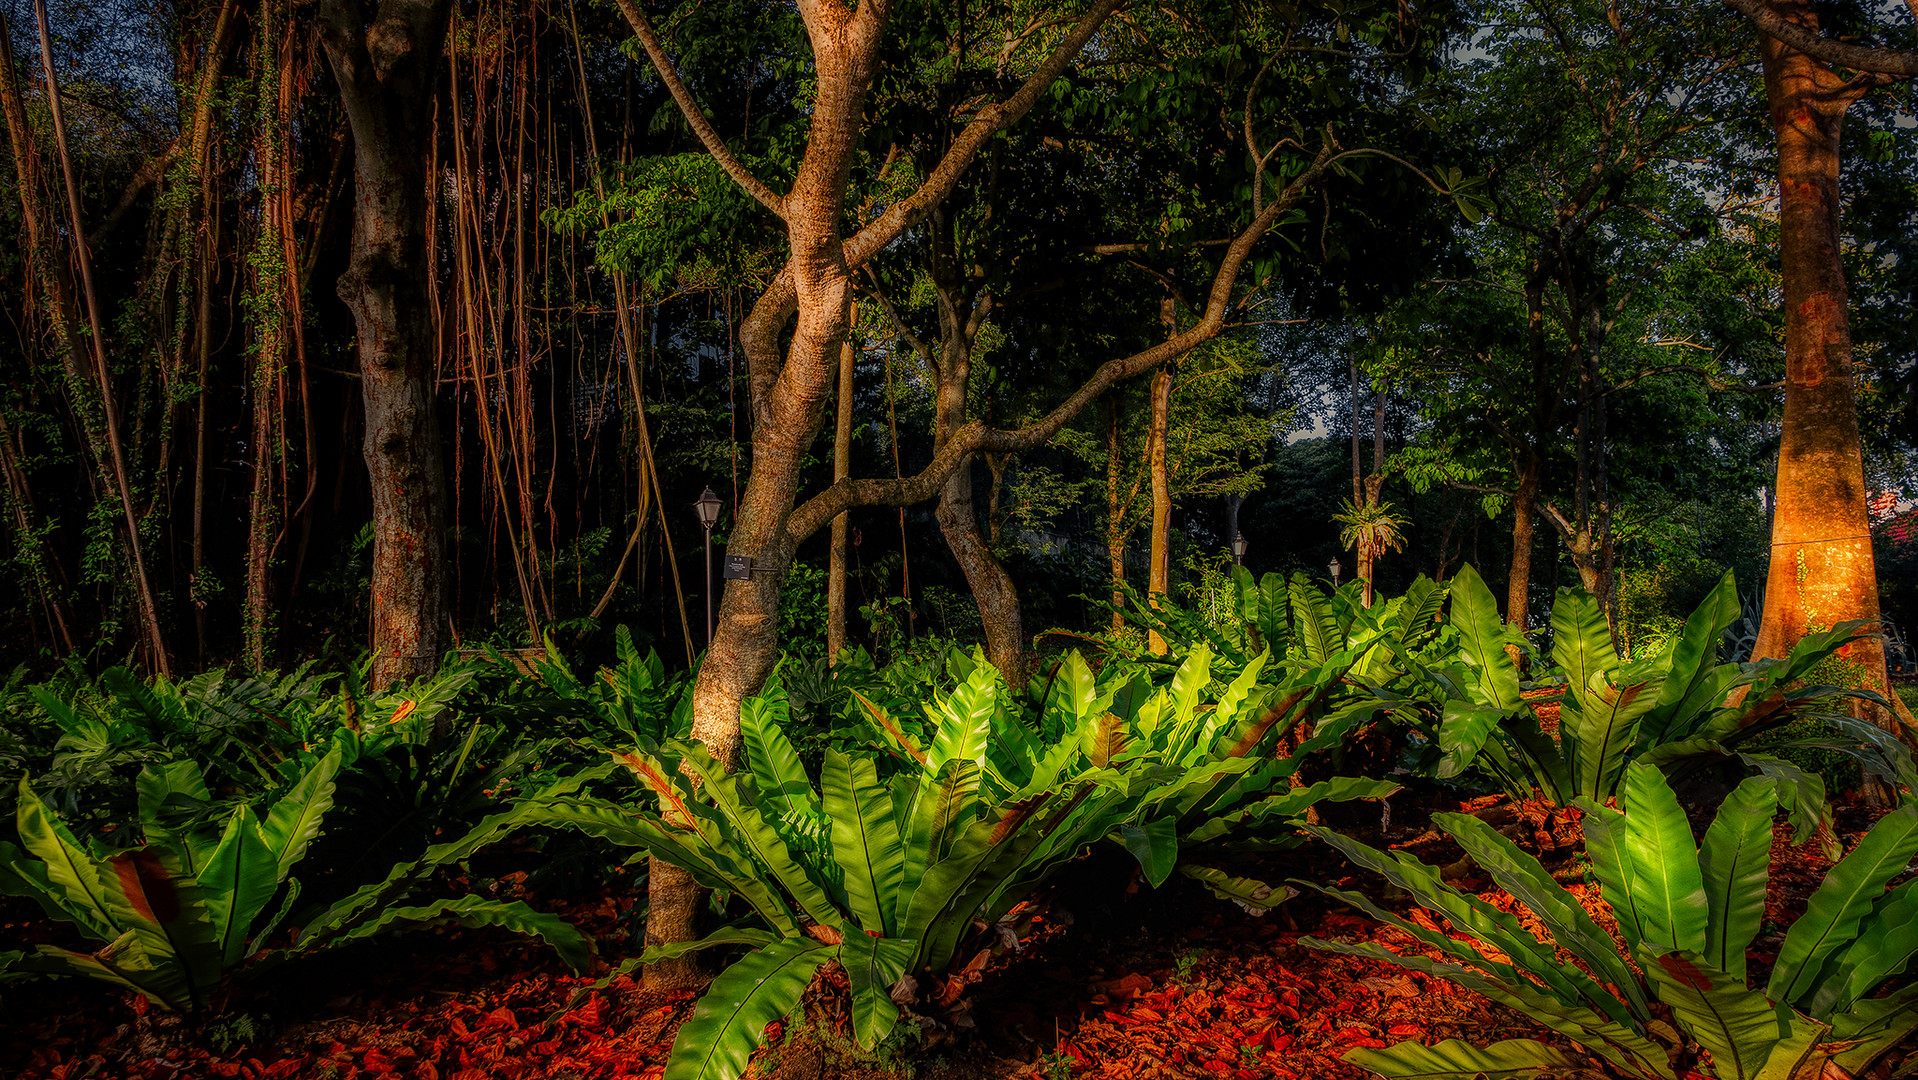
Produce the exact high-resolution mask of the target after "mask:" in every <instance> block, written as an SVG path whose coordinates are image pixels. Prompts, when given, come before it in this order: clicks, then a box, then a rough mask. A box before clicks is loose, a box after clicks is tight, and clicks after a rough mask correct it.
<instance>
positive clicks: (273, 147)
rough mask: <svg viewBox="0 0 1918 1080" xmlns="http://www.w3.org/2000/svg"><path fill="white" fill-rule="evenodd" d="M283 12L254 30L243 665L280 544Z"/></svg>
mask: <svg viewBox="0 0 1918 1080" xmlns="http://www.w3.org/2000/svg"><path fill="white" fill-rule="evenodd" d="M285 17H286V16H285V11H284V9H280V8H278V6H277V5H276V4H274V3H273V2H272V0H267V3H265V4H263V5H262V10H261V20H260V21H261V24H262V25H261V26H260V27H259V44H258V46H257V48H258V50H259V59H258V61H257V62H258V64H259V70H260V77H259V79H258V80H257V83H258V87H259V116H258V120H259V126H258V129H257V135H256V138H255V141H254V147H255V154H254V164H255V167H256V168H257V169H258V170H259V194H260V231H259V236H258V238H257V240H256V241H255V249H254V257H253V258H252V259H250V260H248V261H249V263H250V264H251V265H252V267H253V271H254V274H255V280H254V282H253V303H252V304H251V305H250V306H251V307H252V310H253V323H254V327H253V333H254V340H253V344H254V349H253V353H254V356H253V365H254V366H253V381H252V395H253V433H252V440H251V443H250V445H249V446H248V448H247V449H248V455H247V456H248V458H249V459H250V460H251V461H252V463H253V490H252V493H251V497H250V499H249V503H248V523H247V544H246V598H245V602H244V611H243V615H242V627H243V630H244V633H245V644H246V648H245V658H246V664H247V667H248V668H249V669H250V670H252V671H255V672H260V671H265V670H266V669H267V668H268V666H270V663H271V660H272V653H273V637H274V622H275V614H276V608H277V605H276V603H275V598H274V590H273V553H274V549H275V548H277V547H278V546H279V539H280V524H281V523H280V490H279V478H280V465H281V441H282V440H281V414H282V410H283V408H284V400H283V396H282V394H281V384H282V379H283V377H284V373H285V371H286V361H287V356H288V354H289V352H290V348H289V346H290V342H291V334H290V327H289V326H288V325H287V312H288V311H289V310H290V309H291V304H290V303H289V302H288V297H287V289H288V275H289V274H290V273H291V267H290V266H288V264H287V261H286V259H285V258H284V257H283V256H284V253H285V250H286V242H285V241H286V230H287V228H288V227H289V224H290V223H289V222H288V221H287V220H286V210H287V209H288V207H289V206H290V203H291V200H290V198H289V195H290V192H289V191H288V190H287V184H288V182H289V180H288V177H287V165H288V162H287V153H286V151H287V145H286V140H287V124H288V122H289V120H290V118H291V114H292V108H293V87H292V84H291V78H292V74H293V73H292V71H291V70H290V69H291V66H292V49H291V46H292V36H291V33H290V28H289V27H287V26H286V25H285Z"/></svg>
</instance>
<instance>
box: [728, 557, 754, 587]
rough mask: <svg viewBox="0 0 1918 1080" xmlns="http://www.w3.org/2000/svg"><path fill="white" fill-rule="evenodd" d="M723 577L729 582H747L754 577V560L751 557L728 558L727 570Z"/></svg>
mask: <svg viewBox="0 0 1918 1080" xmlns="http://www.w3.org/2000/svg"><path fill="white" fill-rule="evenodd" d="M721 576H722V577H724V578H725V579H726V580H727V581H747V580H749V579H751V578H752V576H753V559H752V556H750V555H728V556H726V569H725V570H723V571H722V572H721Z"/></svg>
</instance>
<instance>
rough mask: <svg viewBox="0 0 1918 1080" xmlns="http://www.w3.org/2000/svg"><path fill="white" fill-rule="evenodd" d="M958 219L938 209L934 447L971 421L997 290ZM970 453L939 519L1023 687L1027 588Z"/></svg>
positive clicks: (986, 626) (948, 488) (1002, 665)
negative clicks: (982, 275)
mask: <svg viewBox="0 0 1918 1080" xmlns="http://www.w3.org/2000/svg"><path fill="white" fill-rule="evenodd" d="M956 229H957V225H956V223H955V222H954V220H953V218H952V215H951V214H949V213H946V212H945V211H944V209H943V208H942V209H940V210H936V211H934V212H933V215H932V222H931V225H930V229H929V232H930V233H931V236H932V242H931V245H930V247H931V249H932V250H931V262H932V268H931V269H932V280H933V292H934V295H935V296H936V298H937V306H938V311H939V348H938V352H937V354H936V355H934V356H932V357H931V359H932V360H933V363H934V367H935V370H936V374H937V376H938V385H937V387H936V388H935V392H934V403H933V408H934V415H933V453H934V454H937V453H938V452H939V451H941V450H943V449H945V447H946V444H947V443H948V442H950V441H951V440H952V437H953V436H954V435H955V434H957V433H958V431H959V429H960V428H961V427H963V426H964V425H965V423H966V420H967V419H968V416H967V414H966V400H967V395H968V391H969V390H970V389H971V385H972V349H973V345H974V344H975V343H976V342H977V341H978V339H979V331H980V330H981V329H982V328H983V327H984V326H985V321H986V317H987V316H988V315H989V314H990V313H991V312H992V307H993V300H992V294H991V293H984V292H977V290H976V286H975V285H974V284H973V283H971V282H969V281H968V280H967V276H966V271H965V268H964V267H963V266H962V265H961V262H960V258H959V252H958V238H957V236H956ZM973 460H974V456H972V455H968V456H967V457H966V458H965V459H964V460H962V461H961V462H959V464H958V466H957V467H956V468H954V469H953V470H952V472H951V473H950V474H949V475H948V476H947V477H946V483H945V486H944V487H942V488H941V489H940V491H939V506H938V509H937V511H936V512H935V515H934V516H935V517H936V518H937V520H938V522H939V532H940V535H942V536H944V537H945V540H946V547H947V548H948V549H950V550H951V551H952V557H953V561H955V562H957V563H958V564H959V569H960V571H961V572H962V573H964V574H965V575H966V585H967V586H968V587H969V588H970V589H971V590H972V599H973V603H974V604H975V605H976V606H977V607H978V608H979V622H980V626H981V628H982V629H983V631H984V632H985V636H986V658H987V659H988V660H990V661H992V666H994V667H996V668H998V669H999V674H1000V675H1001V676H1003V677H1004V678H1005V680H1006V685H1007V686H1009V687H1012V688H1013V689H1014V690H1015V691H1016V690H1018V689H1020V688H1023V687H1024V686H1025V684H1026V671H1025V666H1026V649H1025V625H1024V619H1023V613H1022V612H1021V610H1020V606H1019V590H1018V589H1017V587H1015V586H1014V585H1013V583H1012V575H1010V574H1008V573H1006V568H1005V567H1004V566H1003V565H1001V564H1000V562H999V558H998V556H996V555H994V554H993V551H992V545H991V544H989V543H987V542H986V538H985V536H984V535H983V533H982V531H981V530H980V528H979V512H978V508H977V507H976V506H975V505H974V502H973V492H972V463H973Z"/></svg>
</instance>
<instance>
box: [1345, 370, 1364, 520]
mask: <svg viewBox="0 0 1918 1080" xmlns="http://www.w3.org/2000/svg"><path fill="white" fill-rule="evenodd" d="M1345 372H1346V376H1347V377H1348V378H1349V379H1350V380H1351V383H1352V505H1353V506H1358V505H1359V504H1360V503H1362V502H1364V501H1365V489H1364V487H1363V486H1362V481H1361V477H1362V476H1363V474H1362V473H1360V471H1359V362H1358V361H1357V360H1354V359H1349V358H1348V359H1347V360H1346V361H1345Z"/></svg>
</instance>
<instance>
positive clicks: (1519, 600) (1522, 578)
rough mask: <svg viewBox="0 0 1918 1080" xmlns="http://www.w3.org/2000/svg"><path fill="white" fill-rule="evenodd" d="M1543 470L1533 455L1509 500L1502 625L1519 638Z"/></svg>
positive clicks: (1528, 601) (1525, 611) (1527, 605)
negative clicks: (1508, 548)
mask: <svg viewBox="0 0 1918 1080" xmlns="http://www.w3.org/2000/svg"><path fill="white" fill-rule="evenodd" d="M1544 469H1545V463H1544V462H1543V461H1541V460H1539V457H1538V455H1537V454H1533V455H1532V456H1531V457H1530V458H1529V459H1528V460H1527V461H1526V464H1525V471H1524V472H1522V473H1520V474H1519V478H1518V491H1517V492H1516V493H1515V494H1514V495H1513V496H1512V571H1511V574H1510V575H1509V576H1508V577H1507V579H1506V586H1505V625H1507V626H1509V627H1511V628H1512V629H1514V630H1517V631H1518V632H1519V633H1521V634H1522V633H1524V632H1525V625H1526V619H1527V617H1528V616H1529V615H1530V613H1531V612H1530V608H1531V592H1532V538H1533V533H1534V531H1535V529H1536V528H1537V511H1536V509H1535V507H1536V505H1537V503H1538V485H1539V477H1540V474H1541V473H1542V472H1544ZM1508 651H1513V650H1509V649H1508Z"/></svg>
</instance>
